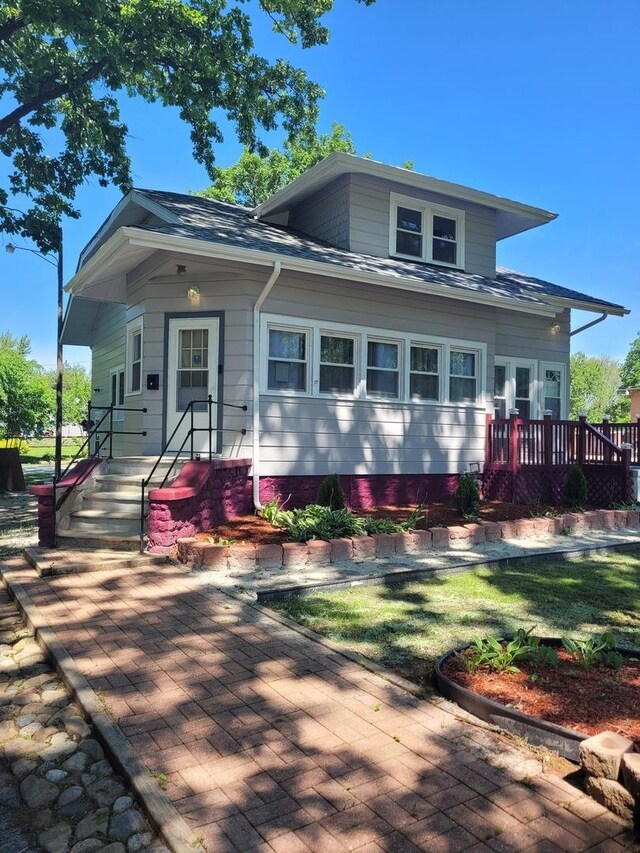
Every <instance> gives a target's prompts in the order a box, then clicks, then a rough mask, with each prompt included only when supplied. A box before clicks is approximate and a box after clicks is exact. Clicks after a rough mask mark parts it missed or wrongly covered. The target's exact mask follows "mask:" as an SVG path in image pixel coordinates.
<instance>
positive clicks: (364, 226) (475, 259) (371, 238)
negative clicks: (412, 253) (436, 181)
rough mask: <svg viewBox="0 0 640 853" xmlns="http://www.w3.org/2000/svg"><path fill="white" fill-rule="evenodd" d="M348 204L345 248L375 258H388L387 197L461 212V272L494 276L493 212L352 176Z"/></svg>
mask: <svg viewBox="0 0 640 853" xmlns="http://www.w3.org/2000/svg"><path fill="white" fill-rule="evenodd" d="M350 187H351V189H350V201H349V211H350V217H349V248H350V249H351V251H352V252H363V253H364V254H368V255H376V256H378V257H384V258H386V257H388V256H389V212H390V194H391V193H392V192H395V193H399V194H400V195H404V196H410V197H414V198H416V199H418V200H420V201H427V202H432V203H434V204H441V205H444V206H446V207H452V208H456V209H458V210H464V212H465V271H466V272H469V273H476V274H478V275H487V276H494V275H495V273H496V217H495V210H492V209H490V208H487V207H481V206H480V205H477V204H472V203H470V202H466V201H458V200H456V199H451V198H449V197H448V196H442V195H438V194H437V193H429V192H424V191H421V190H410V189H408V188H407V187H404V186H401V185H398V184H393V183H392V182H390V181H380V180H375V179H372V178H366V177H363V176H360V175H352V176H351V182H350Z"/></svg>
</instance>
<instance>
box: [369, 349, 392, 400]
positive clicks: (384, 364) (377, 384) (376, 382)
mask: <svg viewBox="0 0 640 853" xmlns="http://www.w3.org/2000/svg"><path fill="white" fill-rule="evenodd" d="M399 351H400V345H399V344H397V343H388V342H386V341H371V340H370V341H368V342H367V395H368V396H369V397H389V398H392V399H395V398H397V397H399V396H400V359H399Z"/></svg>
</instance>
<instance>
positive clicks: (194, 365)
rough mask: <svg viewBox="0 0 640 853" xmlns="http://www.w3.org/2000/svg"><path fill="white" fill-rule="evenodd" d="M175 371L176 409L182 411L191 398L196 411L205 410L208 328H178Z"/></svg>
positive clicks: (207, 389) (207, 378)
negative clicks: (195, 402)
mask: <svg viewBox="0 0 640 853" xmlns="http://www.w3.org/2000/svg"><path fill="white" fill-rule="evenodd" d="M178 353H179V358H178V363H179V364H180V367H179V368H178V370H177V371H176V411H177V412H184V411H186V409H187V406H188V405H189V403H190V402H191V401H192V400H198V401H199V402H198V403H197V404H196V405H195V406H194V407H193V408H194V411H196V412H204V411H206V408H207V405H206V399H207V395H208V394H209V371H208V369H207V368H208V366H209V330H208V329H180V330H179V332H178Z"/></svg>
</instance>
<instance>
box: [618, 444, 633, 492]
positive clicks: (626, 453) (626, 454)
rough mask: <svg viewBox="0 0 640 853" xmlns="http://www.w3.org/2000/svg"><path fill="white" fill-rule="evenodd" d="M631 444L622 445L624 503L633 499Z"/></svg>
mask: <svg viewBox="0 0 640 853" xmlns="http://www.w3.org/2000/svg"><path fill="white" fill-rule="evenodd" d="M632 449H633V448H632V447H631V445H630V444H623V445H622V448H621V450H622V466H621V468H622V472H621V474H622V501H623V503H626V502H627V501H630V500H632V499H633V494H632V483H631V451H632Z"/></svg>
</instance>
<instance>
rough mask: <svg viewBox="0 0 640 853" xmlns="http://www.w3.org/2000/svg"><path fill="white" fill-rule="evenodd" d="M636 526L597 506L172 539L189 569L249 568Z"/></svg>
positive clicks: (638, 518)
mask: <svg viewBox="0 0 640 853" xmlns="http://www.w3.org/2000/svg"><path fill="white" fill-rule="evenodd" d="M638 528H640V511H638V510H626V509H597V510H589V511H587V512H570V513H565V514H563V515H558V516H552V517H550V518H547V517H542V518H521V519H518V520H517V521H502V522H493V521H480V522H478V523H477V524H475V523H474V524H460V525H454V526H452V527H432V528H430V529H429V530H415V531H412V532H410V533H377V534H374V535H373V536H352V537H350V538H348V539H347V538H343V539H330V540H329V541H325V540H322V539H312V540H310V541H309V542H306V543H301V542H283V543H281V544H268V545H251V544H247V545H244V544H240V545H217V544H211V543H209V542H203V541H201V540H198V539H196V538H195V537H194V536H185V537H182V538H179V539H178V540H177V543H176V544H177V546H178V560H179V561H180V562H181V563H182V564H184V565H187V566H190V567H191V568H193V569H206V570H208V571H238V570H240V571H252V570H254V569H277V568H280V567H281V566H284V567H285V568H291V569H301V568H306V567H309V566H311V567H314V566H318V567H320V566H326V565H327V564H332V565H338V566H348V565H349V564H352V563H363V562H366V561H367V560H374V559H383V560H388V559H390V558H393V557H396V556H402V557H406V556H415V555H417V554H423V553H426V552H429V551H434V550H437V551H445V550H448V549H449V548H451V547H452V545H453V543H455V545H453V547H454V548H455V547H460V546H464V545H465V544H468V545H481V544H482V543H484V542H497V541H499V540H500V539H509V540H512V539H531V538H536V537H544V536H554V535H555V536H557V535H560V534H571V533H580V532H581V531H587V530H622V529H632V530H635V529H638Z"/></svg>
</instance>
